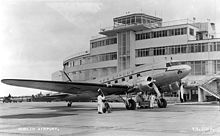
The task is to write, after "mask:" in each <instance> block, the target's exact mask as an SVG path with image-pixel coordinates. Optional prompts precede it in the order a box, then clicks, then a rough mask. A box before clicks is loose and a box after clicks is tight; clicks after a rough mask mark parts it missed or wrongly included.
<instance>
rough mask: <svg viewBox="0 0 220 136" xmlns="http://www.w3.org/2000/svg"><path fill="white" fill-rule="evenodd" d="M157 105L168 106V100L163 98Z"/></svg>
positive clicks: (160, 106)
mask: <svg viewBox="0 0 220 136" xmlns="http://www.w3.org/2000/svg"><path fill="white" fill-rule="evenodd" d="M157 105H158V107H159V108H166V107H167V101H166V100H165V99H163V98H161V99H160V100H159V101H158V102H157Z"/></svg>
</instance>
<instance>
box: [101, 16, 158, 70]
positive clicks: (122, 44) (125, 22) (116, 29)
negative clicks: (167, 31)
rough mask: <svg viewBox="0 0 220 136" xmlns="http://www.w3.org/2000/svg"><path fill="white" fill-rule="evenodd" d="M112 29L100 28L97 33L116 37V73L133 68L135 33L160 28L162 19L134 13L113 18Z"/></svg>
mask: <svg viewBox="0 0 220 136" xmlns="http://www.w3.org/2000/svg"><path fill="white" fill-rule="evenodd" d="M113 23H114V26H113V27H108V28H102V29H101V31H100V32H99V33H100V34H102V35H106V36H107V37H111V36H117V39H118V41H117V43H118V69H117V70H118V71H121V70H125V69H128V68H131V67H135V64H132V62H135V61H134V59H135V49H134V48H135V47H134V44H135V32H137V31H143V30H147V29H153V28H157V27H161V25H162V19H161V18H158V17H154V16H150V15H146V14H143V13H134V14H129V15H125V16H120V17H116V18H113Z"/></svg>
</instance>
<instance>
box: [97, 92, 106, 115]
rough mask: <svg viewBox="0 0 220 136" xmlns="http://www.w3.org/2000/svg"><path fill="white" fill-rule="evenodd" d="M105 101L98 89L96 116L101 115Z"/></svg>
mask: <svg viewBox="0 0 220 136" xmlns="http://www.w3.org/2000/svg"><path fill="white" fill-rule="evenodd" d="M104 99H105V96H104V94H103V92H102V90H101V89H100V88H99V89H98V97H97V102H98V114H102V113H103V100H104Z"/></svg>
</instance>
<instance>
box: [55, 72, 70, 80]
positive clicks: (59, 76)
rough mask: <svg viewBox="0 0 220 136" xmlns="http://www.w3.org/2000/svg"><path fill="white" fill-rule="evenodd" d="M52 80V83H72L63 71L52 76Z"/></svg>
mask: <svg viewBox="0 0 220 136" xmlns="http://www.w3.org/2000/svg"><path fill="white" fill-rule="evenodd" d="M52 80H53V81H66V82H72V80H71V79H70V77H69V76H68V75H67V73H66V72H64V71H61V70H60V71H57V72H55V73H53V74H52Z"/></svg>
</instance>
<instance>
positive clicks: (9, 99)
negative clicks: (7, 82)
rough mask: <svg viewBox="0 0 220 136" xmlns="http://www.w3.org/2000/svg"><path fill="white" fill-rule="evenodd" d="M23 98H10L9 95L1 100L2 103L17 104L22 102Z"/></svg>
mask: <svg viewBox="0 0 220 136" xmlns="http://www.w3.org/2000/svg"><path fill="white" fill-rule="evenodd" d="M22 101H23V98H19V97H12V96H11V94H9V95H8V96H7V97H4V98H3V101H2V102H3V103H12V102H13V103H17V102H22Z"/></svg>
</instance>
